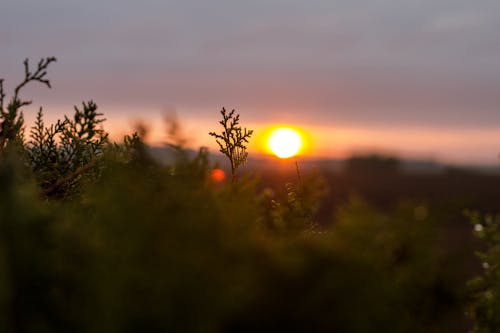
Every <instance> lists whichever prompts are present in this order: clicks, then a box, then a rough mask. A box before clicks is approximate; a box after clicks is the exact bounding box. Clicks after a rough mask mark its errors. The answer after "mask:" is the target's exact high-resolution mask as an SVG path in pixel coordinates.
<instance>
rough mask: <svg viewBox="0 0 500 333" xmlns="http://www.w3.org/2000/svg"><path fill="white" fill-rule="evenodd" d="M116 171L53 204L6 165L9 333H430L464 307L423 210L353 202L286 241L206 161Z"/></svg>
mask: <svg viewBox="0 0 500 333" xmlns="http://www.w3.org/2000/svg"><path fill="white" fill-rule="evenodd" d="M118 157H119V154H114V155H113V154H110V156H109V158H107V159H106V163H107V167H106V168H104V169H103V170H105V171H104V172H103V175H102V176H101V178H99V180H98V181H96V182H95V183H93V184H90V185H88V186H86V188H85V189H84V190H83V192H82V194H81V196H80V197H78V198H75V199H74V200H71V201H49V202H47V201H46V200H45V199H41V198H42V197H40V196H39V195H38V194H37V193H39V192H37V190H36V186H35V182H34V181H26V177H19V174H18V172H19V170H20V168H16V167H13V166H12V163H14V162H8V161H2V169H1V170H2V172H1V177H0V182H1V184H0V185H1V186H2V189H3V190H2V200H1V201H0V207H1V210H0V227H1V237H2V238H1V246H0V264H1V266H0V304H1V307H2V308H1V309H2V311H1V313H2V316H3V318H2V320H1V322H2V325H4V327H3V329H5V330H6V331H12V332H58V331H61V332H63V331H65V332H67V331H72V332H78V331H81V332H124V331H125V332H127V331H130V332H135V331H148V332H164V331H174V332H255V331H262V332H268V331H269V332H270V331H309V332H333V331H335V332H380V331H390V332H431V331H433V330H434V331H438V330H439V329H440V328H442V327H443V326H440V325H442V320H443V317H445V316H446V311H447V307H448V306H450V303H451V305H453V304H454V303H453V302H455V300H454V297H455V295H454V290H450V289H449V288H448V285H447V283H446V282H447V281H446V280H445V276H444V275H443V272H442V269H441V266H440V264H441V262H440V260H442V258H440V257H439V252H436V251H435V249H436V248H435V239H434V238H433V236H432V235H433V228H434V223H435V222H433V221H432V220H429V219H426V218H425V216H424V218H423V217H422V216H421V215H418V214H417V215H416V214H415V210H414V209H413V208H414V207H413V206H411V207H410V206H408V207H402V208H401V209H400V210H398V211H396V212H394V214H393V215H390V216H389V215H384V214H381V213H379V212H377V211H376V210H374V209H372V208H370V207H369V206H368V205H366V204H364V203H362V202H361V201H359V200H353V201H352V203H351V204H349V205H348V206H346V207H344V208H343V209H342V210H340V211H339V215H338V217H337V220H338V222H337V223H336V224H334V225H333V226H332V227H329V228H327V229H325V228H312V229H311V228H309V227H308V223H309V222H310V220H309V218H310V217H309V216H303V218H304V219H305V220H304V222H303V225H304V228H292V229H290V230H288V231H287V232H281V230H277V229H275V228H269V226H268V225H267V224H266V223H262V221H264V220H265V218H264V216H263V212H264V211H265V209H266V208H265V207H266V206H265V205H264V201H265V199H264V197H262V196H261V195H258V193H256V191H255V190H254V187H253V185H252V182H251V181H249V180H240V182H239V183H238V184H237V185H230V184H228V185H227V186H222V187H220V186H214V184H213V182H212V181H211V180H210V177H209V174H210V171H211V167H210V164H209V163H208V162H207V159H206V152H205V151H201V152H200V154H199V155H198V157H196V158H195V159H193V160H185V159H184V160H183V161H182V162H179V163H178V164H177V165H175V168H174V167H173V166H166V167H165V166H159V165H156V164H151V165H147V167H146V164H147V162H144V161H143V162H141V163H139V162H137V163H123V160H122V159H121V158H118ZM145 163H146V164H145ZM173 171H175V172H173ZM287 214H291V212H288V213H287ZM295 219H297V217H295Z"/></svg>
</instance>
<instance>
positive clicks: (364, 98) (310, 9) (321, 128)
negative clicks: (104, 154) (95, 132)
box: [0, 0, 500, 164]
mask: <svg viewBox="0 0 500 333" xmlns="http://www.w3.org/2000/svg"><path fill="white" fill-rule="evenodd" d="M499 14H500V1H498V0H476V1H470V0H468V1H465V0H412V1H410V0H363V1H362V0H342V1H335V0H308V1H305V0H300V1H299V0H252V1H243V0H211V1H209V0H204V1H202V0H199V1H192V0H161V1H160V0H156V1H154V0H143V1H126V0H120V1H118V0H99V1H97V0H86V1H73V0H44V1H40V0H3V1H2V6H1V11H0V78H5V80H6V86H7V88H12V86H13V85H14V84H15V83H17V82H18V81H19V80H20V79H21V77H22V74H23V67H22V61H23V60H24V58H30V59H31V60H32V61H33V63H35V62H36V61H37V60H38V59H39V58H41V57H45V56H56V57H57V58H58V62H57V63H55V64H54V65H53V66H52V67H51V68H50V69H49V78H50V79H51V82H52V85H53V89H51V90H48V89H46V88H45V87H42V86H31V87H30V88H29V89H27V90H26V91H25V96H26V97H27V98H30V99H33V100H34V104H33V107H32V108H28V109H26V110H25V113H26V118H27V119H28V121H29V120H30V119H32V115H33V114H34V112H35V111H36V108H38V106H39V105H43V107H44V110H45V113H46V116H47V118H48V120H55V119H56V118H57V117H61V116H62V115H63V114H68V113H71V112H72V108H73V105H75V104H80V103H81V102H82V101H84V100H89V99H93V100H94V101H96V103H97V104H98V105H99V106H100V110H101V111H102V112H104V113H105V116H106V118H107V119H108V121H107V124H106V127H107V128H108V129H109V130H110V131H111V132H112V135H113V136H114V137H116V138H118V137H119V136H120V135H122V134H124V133H126V132H128V131H130V130H131V128H132V127H133V124H134V122H136V121H138V120H142V121H144V122H146V123H147V124H149V125H148V126H149V128H150V132H151V133H150V140H151V142H162V141H164V140H165V135H164V133H165V126H164V121H163V119H164V115H165V114H166V113H172V112H175V113H176V114H177V117H178V118H179V120H180V122H181V124H182V125H183V127H184V133H185V135H186V136H187V137H189V139H190V144H191V145H193V146H196V145H208V146H210V147H214V148H215V146H214V145H213V142H212V139H211V138H210V137H209V136H208V134H207V133H208V132H209V131H212V130H217V121H218V118H219V114H218V112H219V110H220V109H221V107H223V106H225V107H226V108H228V109H233V108H234V109H236V110H237V111H238V112H239V113H240V114H241V120H242V123H243V125H244V126H246V127H250V128H253V129H255V130H256V133H257V134H258V133H259V131H261V130H263V129H265V128H266V127H268V126H272V125H275V124H287V125H292V126H296V127H300V128H302V129H303V130H305V131H308V132H309V134H310V136H311V138H312V142H313V144H312V148H311V151H310V154H312V155H314V156H321V157H343V156H347V155H349V154H351V153H353V152H367V151H371V150H373V151H379V152H385V153H391V154H399V155H401V156H403V157H410V158H432V159H437V160H440V161H444V162H448V163H481V164H498V163H500V160H499V159H498V154H499V152H500V93H499V89H500V33H498V32H499V31H500V20H498V15H499ZM252 149H253V150H258V147H252Z"/></svg>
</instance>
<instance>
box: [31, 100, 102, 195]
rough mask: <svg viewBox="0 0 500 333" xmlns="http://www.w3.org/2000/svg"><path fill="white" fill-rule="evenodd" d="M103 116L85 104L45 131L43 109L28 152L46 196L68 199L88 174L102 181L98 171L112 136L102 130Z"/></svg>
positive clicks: (36, 123) (32, 166)
mask: <svg viewBox="0 0 500 333" xmlns="http://www.w3.org/2000/svg"><path fill="white" fill-rule="evenodd" d="M101 116H102V114H101V113H99V112H97V105H96V104H95V103H94V102H93V101H90V102H88V103H85V102H84V103H83V105H82V109H79V108H77V107H76V106H75V113H74V115H73V117H72V118H69V117H67V116H65V118H64V120H62V121H61V120H58V121H57V122H56V124H52V125H50V126H49V127H45V125H44V121H43V111H42V109H41V108H40V110H39V111H38V114H37V117H36V121H35V125H34V126H33V127H32V128H31V131H30V138H31V140H30V141H28V143H27V144H26V146H25V150H26V155H27V158H28V163H29V165H30V167H31V168H32V169H33V171H34V173H35V175H36V178H37V179H38V181H39V183H40V185H41V187H42V190H43V191H44V193H45V194H46V195H49V196H53V195H55V196H65V195H66V194H68V193H70V192H73V191H74V190H75V189H76V186H77V182H78V178H79V177H80V176H81V175H82V174H84V173H85V174H86V176H87V177H91V178H96V177H98V172H99V170H98V168H95V167H96V164H97V162H98V160H99V158H100V156H101V155H102V154H103V153H104V150H105V147H106V145H107V144H108V141H107V138H108V134H107V133H106V132H105V131H104V129H102V128H100V127H99V126H100V124H101V123H102V122H104V121H105V119H103V118H101Z"/></svg>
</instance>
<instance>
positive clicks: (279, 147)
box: [267, 127, 303, 158]
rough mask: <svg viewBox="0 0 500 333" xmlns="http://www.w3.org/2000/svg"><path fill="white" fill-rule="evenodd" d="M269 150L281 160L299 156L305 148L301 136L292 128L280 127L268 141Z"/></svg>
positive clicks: (272, 133)
mask: <svg viewBox="0 0 500 333" xmlns="http://www.w3.org/2000/svg"><path fill="white" fill-rule="evenodd" d="M267 145H268V146H269V149H270V150H271V151H272V152H273V153H274V154H275V155H276V156H278V157H279V158H289V157H292V156H295V155H297V153H298V152H299V151H300V149H301V148H302V146H303V138H302V136H301V134H300V133H299V132H298V131H297V130H295V129H292V128H288V127H279V128H276V129H274V130H273V131H272V132H271V134H270V135H269V138H268V139H267Z"/></svg>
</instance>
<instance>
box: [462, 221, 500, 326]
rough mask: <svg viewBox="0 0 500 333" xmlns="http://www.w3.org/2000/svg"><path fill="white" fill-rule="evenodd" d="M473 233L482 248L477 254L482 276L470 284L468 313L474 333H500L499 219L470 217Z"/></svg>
mask: <svg viewBox="0 0 500 333" xmlns="http://www.w3.org/2000/svg"><path fill="white" fill-rule="evenodd" d="M470 217H471V220H472V223H473V225H474V233H475V234H476V236H477V237H479V238H480V239H481V240H482V241H483V242H484V245H485V249H484V250H483V251H481V252H478V254H477V256H478V258H479V259H480V260H481V266H482V273H481V275H479V276H477V277H476V278H474V279H473V280H471V281H470V282H469V288H470V290H471V292H472V300H471V304H470V308H469V311H468V314H469V316H470V317H471V318H472V319H473V320H474V323H475V326H474V329H473V330H472V332H473V333H493V332H499V331H500V298H499V297H498V295H500V216H496V217H493V216H491V215H488V216H485V217H483V216H481V215H479V214H477V213H473V214H470Z"/></svg>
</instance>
